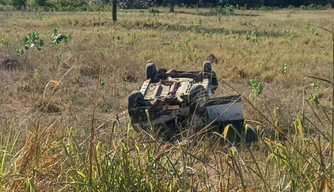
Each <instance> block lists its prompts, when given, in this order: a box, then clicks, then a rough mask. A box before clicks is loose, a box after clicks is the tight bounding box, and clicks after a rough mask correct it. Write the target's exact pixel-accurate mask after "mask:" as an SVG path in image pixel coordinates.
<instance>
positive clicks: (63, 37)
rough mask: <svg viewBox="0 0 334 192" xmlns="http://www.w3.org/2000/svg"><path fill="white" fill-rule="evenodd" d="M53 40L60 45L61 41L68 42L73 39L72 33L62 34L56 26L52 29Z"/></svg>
mask: <svg viewBox="0 0 334 192" xmlns="http://www.w3.org/2000/svg"><path fill="white" fill-rule="evenodd" d="M51 37H52V42H53V43H54V44H56V45H59V44H60V43H61V42H64V43H67V42H69V41H70V40H71V39H72V35H71V34H67V35H64V34H61V33H58V28H54V29H53V31H52V35H51Z"/></svg>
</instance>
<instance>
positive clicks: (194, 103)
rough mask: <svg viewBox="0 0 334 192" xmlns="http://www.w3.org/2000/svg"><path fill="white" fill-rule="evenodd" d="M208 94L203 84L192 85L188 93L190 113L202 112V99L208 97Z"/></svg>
mask: <svg viewBox="0 0 334 192" xmlns="http://www.w3.org/2000/svg"><path fill="white" fill-rule="evenodd" d="M207 95H208V93H207V91H206V90H205V88H204V87H203V86H202V85H194V86H192V87H191V89H190V92H189V95H188V101H189V103H190V104H189V109H190V114H194V112H195V111H197V112H198V113H200V114H202V112H203V110H202V108H203V107H201V106H199V104H201V103H202V102H201V101H202V99H204V98H206V97H207ZM204 109H205V108H204Z"/></svg>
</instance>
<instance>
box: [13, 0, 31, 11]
mask: <svg viewBox="0 0 334 192" xmlns="http://www.w3.org/2000/svg"><path fill="white" fill-rule="evenodd" d="M10 4H11V5H12V6H13V7H14V8H15V9H17V10H22V9H25V8H26V6H27V0H11V2H10Z"/></svg>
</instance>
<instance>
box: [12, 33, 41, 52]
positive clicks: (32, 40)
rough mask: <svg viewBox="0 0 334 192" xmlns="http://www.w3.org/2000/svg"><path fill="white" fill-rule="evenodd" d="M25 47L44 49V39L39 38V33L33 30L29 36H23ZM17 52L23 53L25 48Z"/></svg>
mask: <svg viewBox="0 0 334 192" xmlns="http://www.w3.org/2000/svg"><path fill="white" fill-rule="evenodd" d="M23 44H24V49H25V50H28V49H29V48H32V47H36V48H37V50H38V51H41V50H42V47H43V46H44V41H43V40H42V39H40V38H39V35H38V33H37V32H36V31H34V30H33V31H31V32H30V33H29V34H28V35H27V36H25V37H24V38H23ZM16 53H17V54H19V55H23V54H24V51H23V49H18V50H17V52H16Z"/></svg>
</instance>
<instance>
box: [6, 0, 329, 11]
mask: <svg viewBox="0 0 334 192" xmlns="http://www.w3.org/2000/svg"><path fill="white" fill-rule="evenodd" d="M114 1H115V2H114ZM113 2H114V3H116V4H117V6H118V7H120V8H122V9H136V8H141V9H145V8H149V7H153V6H164V7H170V11H171V12H173V11H174V7H175V6H184V7H217V6H229V5H232V6H239V7H244V8H246V9H251V8H259V7H263V6H266V7H279V8H286V7H289V6H290V7H292V6H293V7H300V6H310V5H311V6H314V7H316V6H327V7H328V6H329V5H330V4H333V3H334V0H0V5H3V6H11V7H13V8H14V9H17V10H25V9H28V8H34V9H36V8H43V9H45V10H50V9H51V10H58V11H76V10H78V11H89V10H92V11H99V10H103V9H111V7H112V4H113ZM0 8H1V7H0Z"/></svg>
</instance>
